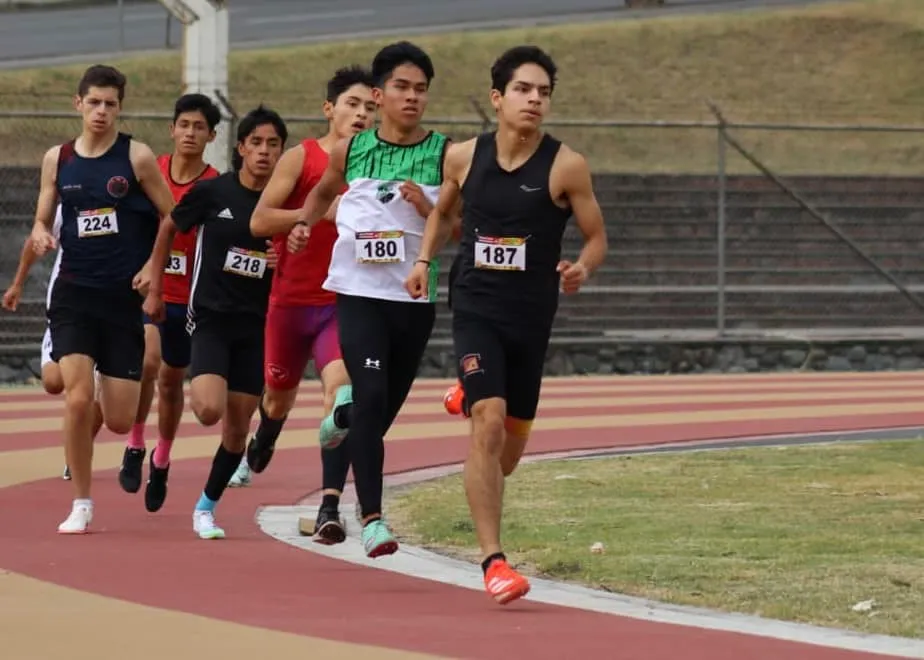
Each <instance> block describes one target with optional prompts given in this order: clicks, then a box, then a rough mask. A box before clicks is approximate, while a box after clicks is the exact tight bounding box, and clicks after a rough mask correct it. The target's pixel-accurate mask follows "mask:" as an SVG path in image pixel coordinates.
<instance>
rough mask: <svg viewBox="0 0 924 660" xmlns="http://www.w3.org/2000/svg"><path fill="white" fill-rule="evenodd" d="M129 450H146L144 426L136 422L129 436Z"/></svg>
mask: <svg viewBox="0 0 924 660" xmlns="http://www.w3.org/2000/svg"><path fill="white" fill-rule="evenodd" d="M128 448H129V449H144V424H143V423H139V422H135V423H134V424H132V432H131V434H130V435H129V436H128Z"/></svg>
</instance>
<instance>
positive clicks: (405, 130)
mask: <svg viewBox="0 0 924 660" xmlns="http://www.w3.org/2000/svg"><path fill="white" fill-rule="evenodd" d="M372 74H373V77H374V78H375V80H376V87H375V89H373V95H374V98H375V100H376V102H377V103H378V105H379V107H380V109H381V115H380V116H381V124H380V126H379V128H378V129H372V130H369V131H365V132H363V133H359V134H358V135H355V136H353V137H351V138H348V139H346V140H344V141H342V142H340V143H339V144H338V145H337V146H335V147H334V149H333V150H332V151H331V154H330V162H329V164H328V167H327V170H326V172H325V173H324V176H323V177H322V178H321V181H320V182H319V183H318V185H317V186H315V188H314V189H313V190H312V191H311V193H310V194H309V195H308V198H307V199H306V200H305V206H304V208H303V210H302V215H301V223H300V224H299V225H296V227H295V228H294V229H293V230H292V232H291V233H290V236H289V249H290V250H292V251H298V250H300V249H301V248H302V247H304V245H305V242H306V241H307V237H308V233H309V231H310V228H311V227H312V226H313V225H314V224H315V223H317V222H318V221H319V220H320V219H321V217H322V215H323V214H324V213H325V212H326V211H327V210H328V208H329V207H330V205H331V203H332V202H333V201H334V199H335V197H336V196H337V195H338V194H340V193H341V192H342V191H343V189H344V187H346V186H349V188H348V190H347V191H346V192H344V193H343V195H342V197H341V198H340V202H339V206H338V208H337V210H336V222H337V231H338V233H339V238H338V239H337V242H336V244H335V245H334V249H333V254H332V257H331V264H330V269H329V271H328V277H327V280H326V281H325V283H324V288H325V289H327V290H329V291H334V292H336V293H337V322H338V325H339V329H340V333H339V334H340V351H341V353H342V355H343V359H344V362H345V363H346V367H347V371H348V372H349V374H350V380H351V382H352V386H345V387H342V388H340V390H338V392H337V396H336V400H335V403H334V408H333V412H332V413H331V415H330V416H329V417H328V418H327V419H325V420H324V423H323V424H322V426H321V433H320V437H319V440H320V442H321V446H322V447H333V446H336V445H337V444H338V443H339V442H340V441H341V439H342V438H343V437H344V436H345V435H346V432H347V429H349V434H350V461H351V463H352V466H353V478H354V480H355V483H356V493H357V496H358V498H359V504H360V513H361V517H362V523H363V532H362V540H363V546H364V547H365V550H366V554H367V555H368V556H369V557H379V556H382V555H387V554H392V553H394V552H395V551H396V550H397V549H398V542H397V541H396V540H395V538H394V536H393V535H392V533H391V531H390V530H389V528H388V526H387V525H386V524H385V521H384V520H383V519H382V471H383V465H384V460H385V443H384V436H385V434H386V432H387V431H388V429H389V427H390V426H391V424H392V422H393V421H394V419H395V417H396V416H397V414H398V411H399V410H400V409H401V406H402V405H403V404H404V401H405V399H406V398H407V395H408V392H409V391H410V389H411V385H412V384H413V382H414V378H415V376H416V375H417V370H418V368H419V366H420V361H421V358H422V357H423V353H424V350H425V349H426V347H427V342H428V341H429V339H430V333H431V331H432V330H433V321H434V318H435V304H434V302H435V291H436V287H435V285H434V286H432V287H431V289H430V290H431V291H433V292H434V295H431V296H430V297H427V298H421V299H419V300H414V299H412V298H411V297H410V295H409V294H408V292H407V290H406V289H405V288H404V282H405V280H406V279H407V277H408V275H410V272H411V270H412V269H413V267H414V264H415V263H416V262H417V261H418V253H419V252H420V243H421V239H422V237H423V230H424V224H425V221H426V218H427V216H428V215H429V213H430V211H431V210H432V209H433V205H434V204H435V202H436V197H437V193H438V191H439V187H440V184H441V183H442V179H443V158H444V155H445V152H446V148H447V146H448V145H449V139H448V138H447V137H446V136H445V135H442V134H440V133H436V132H433V131H428V130H426V129H425V128H423V127H422V126H421V125H420V122H421V118H422V117H423V113H424V110H425V108H426V106H427V95H428V92H429V88H430V81H431V80H432V79H433V64H432V62H431V61H430V58H429V56H427V54H426V53H425V52H424V51H422V50H421V49H420V48H418V47H417V46H415V45H413V44H411V43H408V42H400V43H396V44H392V45H390V46H386V47H385V48H383V49H382V50H381V51H379V53H378V54H377V55H376V56H375V59H374V60H373V63H372ZM428 265H430V264H428ZM435 276H436V264H435V263H434V264H433V265H432V266H431V279H434V278H435ZM434 284H435V283H434Z"/></svg>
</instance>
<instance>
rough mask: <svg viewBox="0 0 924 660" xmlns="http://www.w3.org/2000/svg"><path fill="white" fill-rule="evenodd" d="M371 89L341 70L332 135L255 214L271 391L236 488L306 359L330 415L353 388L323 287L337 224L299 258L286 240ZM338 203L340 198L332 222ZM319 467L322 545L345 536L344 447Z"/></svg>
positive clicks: (259, 467)
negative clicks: (266, 277) (340, 395)
mask: <svg viewBox="0 0 924 660" xmlns="http://www.w3.org/2000/svg"><path fill="white" fill-rule="evenodd" d="M373 84H374V81H373V79H372V75H371V73H370V72H368V71H366V70H364V69H362V68H359V67H349V68H345V69H340V70H339V71H337V72H336V73H335V74H334V77H333V78H331V80H330V81H329V82H328V83H327V100H326V101H325V103H324V115H325V116H326V117H327V119H328V121H329V122H330V123H329V128H328V132H327V134H326V135H325V136H324V137H322V138H320V139H319V140H305V141H304V142H303V143H302V144H300V145H298V146H297V147H294V148H292V149H290V150H289V151H288V152H287V153H286V154H284V155H283V157H282V159H281V160H280V161H279V164H278V165H277V166H276V170H275V172H274V173H273V177H272V179H270V182H269V184H268V185H267V187H266V189H265V190H264V191H263V194H262V196H261V197H260V201H259V203H258V204H257V207H256V209H255V210H254V213H253V216H252V219H251V224H250V229H251V232H252V233H253V234H254V236H273V240H274V242H275V244H276V252H277V253H278V254H279V263H278V265H277V267H276V272H275V275H274V277H273V289H272V293H271V295H270V305H269V311H268V313H267V315H266V331H265V336H266V343H265V358H264V379H265V382H266V390H265V392H264V395H263V400H262V401H261V403H260V425H259V427H258V428H257V430H256V433H254V436H253V437H252V438H251V440H250V443H249V444H248V447H247V454H246V458H245V460H244V461H242V462H241V465H240V468H239V469H238V472H237V473H236V474H235V476H234V477H233V478H232V480H231V485H245V484H246V483H248V482H249V479H250V471H251V470H252V471H253V472H262V471H263V470H264V469H265V468H266V466H267V464H268V463H269V460H270V458H271V457H272V454H273V449H274V447H275V444H276V439H277V438H278V437H279V433H280V432H281V431H282V426H283V424H284V423H285V419H286V416H287V415H288V413H289V411H290V410H291V409H292V405H293V404H294V403H295V396H296V394H297V393H298V386H299V383H300V382H301V380H302V376H303V374H304V371H305V367H306V366H307V364H308V360H309V359H314V364H315V369H316V370H317V372H318V373H319V374H320V376H321V385H322V387H323V391H324V415H325V416H327V415H328V414H329V413H330V411H331V410H332V409H333V404H334V398H335V392H337V390H338V389H339V388H340V387H341V386H342V385H346V384H348V383H349V376H348V375H347V371H346V367H345V366H344V364H343V360H342V358H341V356H340V341H339V338H338V331H337V319H336V315H335V296H334V294H332V293H330V292H328V291H325V290H324V289H323V287H322V285H323V283H324V280H325V279H326V278H327V268H328V266H329V264H330V258H331V251H332V250H333V246H334V242H335V241H336V240H337V227H336V225H335V224H334V223H333V222H331V221H322V222H320V223H318V225H317V226H316V227H315V228H314V229H313V230H312V232H311V237H310V238H309V240H308V245H307V246H306V248H305V249H304V250H302V251H301V252H299V253H298V254H291V253H289V252H288V251H287V250H286V247H285V242H286V237H287V236H288V233H289V230H290V229H291V228H292V227H293V226H294V225H295V221H296V219H297V216H298V214H299V212H300V210H301V208H302V205H303V204H304V202H305V198H306V197H307V196H308V192H309V191H310V190H311V189H312V188H313V187H314V186H315V184H317V182H318V181H319V180H320V179H321V175H322V174H323V173H324V170H325V169H326V168H327V159H328V155H327V154H328V152H329V151H330V149H331V148H333V146H334V145H335V144H336V143H337V142H338V141H340V140H342V139H345V138H349V137H351V136H353V135H355V134H357V133H359V132H361V131H364V130H366V129H367V128H369V127H370V126H372V122H373V120H374V118H375V102H374V101H373V99H372V86H373ZM336 206H337V202H336V201H335V202H334V204H333V205H332V206H331V211H329V212H328V217H329V218H332V217H333V215H334V213H335V212H336ZM322 463H323V474H324V476H323V484H322V487H323V489H324V499H323V502H322V506H321V509H320V511H319V513H318V519H317V520H316V521H315V525H314V528H313V530H312V529H311V528H309V529H308V530H307V534H312V531H313V533H314V535H315V538H316V540H317V541H318V542H320V543H339V542H341V541H343V539H344V538H345V532H344V528H343V523H342V521H341V520H340V514H339V503H340V494H341V492H342V491H343V486H344V483H345V482H346V475H347V471H348V470H349V458H348V456H347V455H346V448H345V447H344V446H343V445H342V444H341V446H340V447H338V448H337V449H333V450H330V451H324V452H322ZM309 525H310V523H309ZM299 527H300V528H301V525H300V526H299Z"/></svg>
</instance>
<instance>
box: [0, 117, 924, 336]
mask: <svg viewBox="0 0 924 660" xmlns="http://www.w3.org/2000/svg"><path fill="white" fill-rule="evenodd" d="M473 108H474V109H475V113H476V115H478V116H475V117H471V118H440V117H428V119H427V125H428V126H429V127H431V128H433V129H435V130H440V131H443V132H445V133H447V134H449V135H450V136H451V137H453V138H454V139H456V140H461V139H467V138H470V137H473V136H475V135H477V134H479V133H481V132H483V131H484V130H488V129H490V128H491V126H492V121H491V118H490V116H489V115H488V113H487V112H485V111H484V109H482V108H481V107H480V106H478V104H477V103H475V102H473ZM713 109H714V111H715V119H714V120H711V121H632V120H585V119H572V120H563V119H554V120H550V121H548V122H547V127H548V129H549V131H550V132H552V133H553V134H554V135H555V136H556V137H558V138H559V139H561V140H563V141H564V142H566V143H567V144H569V145H570V146H572V147H573V148H574V149H576V150H578V151H579V152H581V153H583V154H585V155H586V157H587V159H588V161H589V163H590V165H591V168H592V170H593V172H594V173H595V176H596V179H597V182H596V188H597V194H598V198H599V200H600V202H601V205H602V207H603V209H604V215H605V216H606V218H607V222H608V226H609V228H610V235H611V255H610V257H609V260H608V262H607V265H606V267H605V268H604V269H603V270H602V271H601V273H599V274H598V275H597V276H596V277H595V278H594V280H593V281H592V282H590V283H589V284H588V286H587V288H586V291H585V294H586V295H584V296H579V297H576V298H575V299H572V300H568V301H564V302H563V304H562V313H561V316H562V317H563V318H564V319H566V320H567V319H568V318H569V317H570V318H575V319H579V320H578V321H575V322H574V323H576V324H578V325H580V324H584V325H594V324H596V325H597V326H599V327H600V329H601V332H627V331H633V330H637V331H639V332H642V331H643V330H651V329H659V328H676V329H681V328H684V329H698V330H706V329H711V330H712V331H714V333H715V334H716V335H719V336H721V335H723V334H726V333H728V332H735V331H736V330H740V329H741V328H757V329H759V328H773V327H777V328H779V327H799V326H806V327H817V326H819V325H829V326H832V327H835V326H840V327H845V326H854V325H870V324H872V323H874V322H875V323H877V324H879V325H913V324H916V323H919V322H920V320H921V319H924V315H922V314H921V312H922V311H924V303H922V301H921V299H920V298H919V297H918V295H917V294H918V292H921V291H922V287H924V249H921V247H920V242H921V240H922V238H921V237H922V236H924V178H922V171H921V160H920V154H921V153H924V126H907V125H862V124H856V125H852V124H825V125H799V124H789V123H766V122H762V123H753V122H752V123H748V122H734V121H730V120H728V119H726V118H725V117H724V116H723V115H722V112H721V110H719V109H718V108H716V107H713ZM235 116H236V113H234V112H233V109H232V111H230V112H228V116H227V117H226V119H225V121H227V122H228V123H229V129H230V133H231V134H232V135H233V134H234V133H235V129H236V124H235V122H236V120H235ZM169 121H170V117H169V116H168V115H166V114H162V113H127V114H125V115H124V116H123V125H124V130H126V131H128V132H130V133H132V134H134V135H135V136H136V137H137V138H138V139H140V140H143V141H145V142H147V143H148V144H150V145H151V146H152V148H154V149H155V151H158V152H163V151H166V150H169V148H170V147H171V142H170V138H169V132H168V125H169ZM287 123H288V126H289V130H290V135H291V137H290V142H291V143H294V142H295V141H296V140H299V139H302V138H305V137H317V136H319V135H321V134H322V133H323V132H324V131H325V130H326V127H327V121H326V120H325V119H324V118H323V117H310V116H305V117H287ZM78 128H79V123H78V119H77V118H76V117H75V116H74V115H73V114H70V113H62V112H37V111H32V110H29V111H22V112H2V113H0V219H2V220H3V222H4V223H5V228H7V231H6V233H5V236H7V238H8V240H7V241H5V244H4V246H3V247H2V248H0V286H2V287H5V286H6V284H7V283H8V281H9V279H10V278H11V277H12V274H13V272H14V269H15V265H16V262H17V260H18V254H19V248H20V246H21V239H22V237H23V236H24V234H25V232H26V231H27V228H28V226H29V224H30V223H31V214H32V212H33V209H34V198H35V192H36V190H37V185H38V164H39V162H40V159H41V156H42V153H43V152H44V151H45V149H47V147H48V145H50V144H55V143H60V142H64V141H66V140H68V139H70V138H72V137H73V134H74V133H75V131H76V130H77V129H78ZM578 247H579V237H578V236H577V235H576V232H575V231H574V229H573V228H572V229H569V232H568V233H567V234H566V246H565V253H566V254H570V255H573V254H575V253H576V252H577V249H578ZM48 261H49V263H50V260H48ZM46 279H47V268H46V267H45V265H43V264H37V266H36V268H35V276H34V277H32V278H31V280H30V283H29V285H28V287H27V290H26V297H27V298H29V299H33V300H39V299H40V298H41V297H42V296H43V294H44V283H45V281H46ZM8 318H9V316H8V315H3V316H2V317H0V319H8ZM595 318H596V319H597V321H594V319H595ZM582 319H583V320H582ZM685 319H686V320H685ZM563 323H565V321H563ZM4 325H6V323H5V321H3V320H0V334H2V333H3V332H4V330H5V328H4ZM563 327H564V328H565V329H562V330H560V331H559V332H562V333H564V332H567V331H568V330H567V328H569V327H574V328H576V327H577V326H575V325H574V324H572V323H570V322H569V323H565V325H564V326H563Z"/></svg>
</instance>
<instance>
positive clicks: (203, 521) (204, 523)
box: [193, 509, 225, 540]
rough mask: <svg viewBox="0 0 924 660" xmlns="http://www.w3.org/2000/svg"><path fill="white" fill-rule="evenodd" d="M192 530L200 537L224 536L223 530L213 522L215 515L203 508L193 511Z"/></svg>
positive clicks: (207, 538)
mask: <svg viewBox="0 0 924 660" xmlns="http://www.w3.org/2000/svg"><path fill="white" fill-rule="evenodd" d="M193 531H194V532H195V533H196V534H198V535H199V538H200V539H206V540H211V539H223V538H225V530H223V529H222V528H221V527H219V526H218V525H216V524H215V515H214V514H213V513H212V512H211V511H206V510H204V509H196V510H195V511H193Z"/></svg>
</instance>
